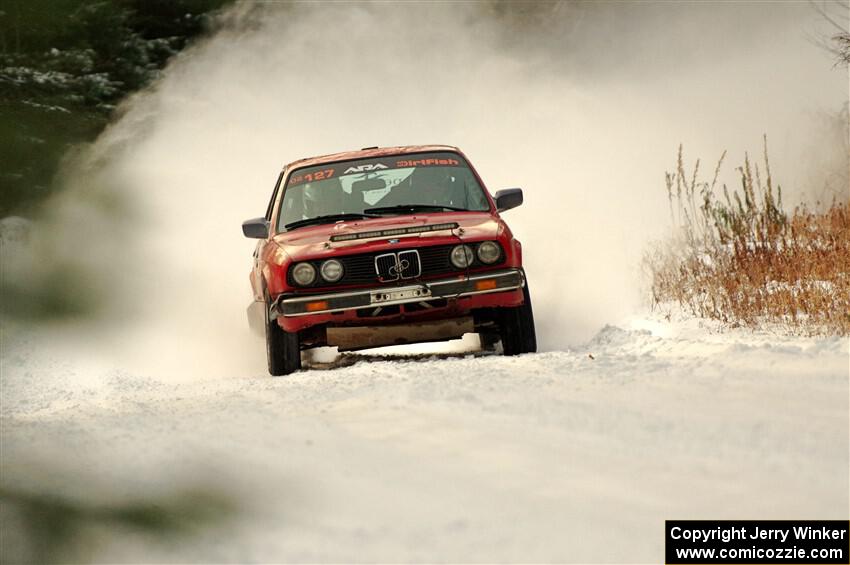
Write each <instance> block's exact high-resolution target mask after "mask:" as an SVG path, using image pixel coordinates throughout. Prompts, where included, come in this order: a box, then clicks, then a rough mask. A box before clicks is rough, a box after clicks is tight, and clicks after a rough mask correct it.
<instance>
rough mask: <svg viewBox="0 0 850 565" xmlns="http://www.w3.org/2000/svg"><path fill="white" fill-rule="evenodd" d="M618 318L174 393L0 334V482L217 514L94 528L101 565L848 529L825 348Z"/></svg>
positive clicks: (634, 544) (503, 549) (843, 395)
mask: <svg viewBox="0 0 850 565" xmlns="http://www.w3.org/2000/svg"><path fill="white" fill-rule="evenodd" d="M641 325H643V326H645V327H650V328H651V330H652V331H649V330H647V329H639V328H640V326H641ZM621 326H622V327H623V328H625V329H621V328H620V327H614V326H607V327H606V328H604V329H603V330H602V331H601V332H600V333H599V334H598V335H597V336H596V338H594V339H593V340H592V341H591V342H590V343H588V344H587V345H586V346H584V347H582V348H577V349H575V350H571V351H566V352H546V353H539V354H536V355H527V356H522V357H517V358H502V357H498V356H493V355H482V354H475V355H473V354H456V355H453V356H450V357H448V358H444V359H435V358H433V357H430V356H427V355H420V356H415V357H401V356H399V357H396V358H392V357H391V358H390V359H389V360H376V359H375V358H369V357H365V356H362V357H357V356H346V357H345V358H343V359H341V360H340V361H338V362H337V363H335V364H332V365H331V367H330V368H326V369H325V370H318V369H317V370H310V371H304V372H300V373H298V374H296V375H293V376H291V377H287V378H277V379H272V378H267V377H265V376H263V375H260V374H257V375H255V376H254V377H250V378H248V377H242V378H230V379H217V378H216V379H194V380H179V381H177V382H175V381H173V380H172V381H169V380H164V379H158V378H157V379H154V378H148V377H145V376H142V375H138V374H129V373H126V372H122V371H118V370H112V369H105V370H103V371H101V372H99V373H96V374H92V373H86V374H82V373H81V372H79V371H78V370H77V369H75V368H74V367H73V366H72V365H70V364H68V363H67V362H64V361H60V360H56V359H53V360H52V361H46V360H44V359H43V358H41V357H39V359H38V360H35V359H34V358H33V353H32V351H33V346H34V343H33V342H28V341H27V340H26V339H24V338H21V337H18V338H12V337H7V338H6V344H5V345H4V347H5V351H4V354H3V365H2V370H3V378H2V469H3V473H4V481H5V482H6V484H7V485H13V486H24V487H25V488H35V489H42V490H47V491H50V492H59V493H64V494H69V495H72V496H77V497H85V496H87V493H88V494H92V495H94V496H96V497H97V498H98V499H99V500H104V499H105V500H107V501H108V500H109V498H110V497H114V498H116V499H122V498H126V497H127V496H130V495H133V496H145V495H153V494H156V493H161V492H168V491H169V489H176V488H182V487H184V486H191V485H193V484H197V483H202V484H204V485H207V486H209V485H212V486H213V487H214V488H216V489H219V490H220V491H221V492H223V493H224V494H225V495H226V496H228V497H230V498H231V499H232V500H234V501H235V502H236V504H237V508H236V512H235V514H234V515H232V516H231V517H229V518H228V519H227V520H226V521H225V522H224V523H222V524H221V525H220V526H218V527H216V528H213V529H212V530H209V531H207V532H204V533H201V534H199V535H198V536H197V537H192V538H189V539H186V540H182V541H180V542H172V543H171V544H164V545H163V544H159V543H156V542H152V541H147V540H146V539H145V538H137V537H134V536H131V535H129V534H120V535H115V536H114V537H111V538H109V539H108V540H107V541H106V542H105V543H104V544H103V545H102V546H101V547H100V549H99V550H98V553H96V554H95V558H96V559H97V560H101V561H110V562H112V561H121V560H130V561H151V560H163V561H166V560H167V561H172V562H174V561H205V562H211V561H216V562H218V561H227V560H232V561H240V562H244V561H264V562H268V561H299V562H305V561H370V562H371V561H382V562H387V561H446V560H448V561H463V562H469V561H524V562H529V561H533V562H538V561H541V562H542V561H564V562H660V561H661V559H662V550H663V521H664V520H665V519H674V518H676V519H684V518H729V519H732V518H812V519H814V518H818V519H846V518H847V515H848V469H849V468H850V465H849V464H848V449H850V447H848V414H850V411H849V410H848V370H849V369H848V342H847V340H846V339H837V338H834V339H809V338H779V337H775V336H770V335H765V334H761V335H753V334H751V333H748V332H741V331H737V332H731V333H726V334H712V333H710V332H707V331H705V330H703V329H699V328H698V327H697V324H696V323H693V322H691V323H688V324H679V325H675V324H664V323H663V322H657V321H656V322H653V323H651V324H650V323H634V324H631V325H629V324H621ZM591 356H592V357H591Z"/></svg>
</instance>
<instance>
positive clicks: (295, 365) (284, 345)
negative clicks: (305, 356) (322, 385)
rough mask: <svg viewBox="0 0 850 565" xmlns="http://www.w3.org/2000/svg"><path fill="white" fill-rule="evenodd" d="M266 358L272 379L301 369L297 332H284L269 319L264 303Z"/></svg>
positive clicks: (275, 322) (267, 308)
mask: <svg viewBox="0 0 850 565" xmlns="http://www.w3.org/2000/svg"><path fill="white" fill-rule="evenodd" d="M265 310H266V357H267V358H268V361H269V374H270V375H272V376H274V377H279V376H281V375H288V374H290V373H294V372H295V371H298V370H300V369H301V343H300V340H299V338H298V332H294V333H293V332H287V331H284V329H283V328H281V327H280V326H279V325H277V320H272V319H270V318H269V307H268V302H266V308H265Z"/></svg>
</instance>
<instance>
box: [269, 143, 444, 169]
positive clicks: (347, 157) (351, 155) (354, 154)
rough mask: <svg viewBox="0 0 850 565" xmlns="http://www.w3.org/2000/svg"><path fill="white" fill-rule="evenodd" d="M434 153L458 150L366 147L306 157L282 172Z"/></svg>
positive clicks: (424, 146) (402, 146)
mask: <svg viewBox="0 0 850 565" xmlns="http://www.w3.org/2000/svg"><path fill="white" fill-rule="evenodd" d="M435 151H452V152H454V153H460V149H458V148H457V147H452V146H451V145H401V146H398V147H367V148H365V149H359V150H357V151H343V152H342V153H331V154H330V155H320V156H318V157H308V158H306V159H299V160H297V161H293V162H291V163H289V164H288V165H286V166H285V167H284V170H286V169H291V168H293V167H311V166H313V165H322V164H324V163H336V162H337V161H351V160H354V159H371V158H373V157H384V156H386V155H407V154H409V153H431V152H435Z"/></svg>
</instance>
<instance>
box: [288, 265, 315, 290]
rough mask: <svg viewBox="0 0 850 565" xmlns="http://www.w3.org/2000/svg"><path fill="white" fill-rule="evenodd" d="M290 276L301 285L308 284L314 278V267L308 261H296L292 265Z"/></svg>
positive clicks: (311, 282)
mask: <svg viewBox="0 0 850 565" xmlns="http://www.w3.org/2000/svg"><path fill="white" fill-rule="evenodd" d="M292 278H293V279H294V280H295V282H296V283H298V284H299V285H301V286H309V285H311V284H313V281H314V280H316V268H315V267H314V266H313V265H311V264H310V263H298V264H297V265H295V266H294V267H292Z"/></svg>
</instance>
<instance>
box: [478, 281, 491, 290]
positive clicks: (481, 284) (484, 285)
mask: <svg viewBox="0 0 850 565" xmlns="http://www.w3.org/2000/svg"><path fill="white" fill-rule="evenodd" d="M494 288H496V281H495V279H487V280H483V281H476V283H475V290H493V289H494Z"/></svg>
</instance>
